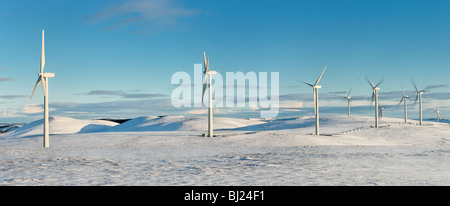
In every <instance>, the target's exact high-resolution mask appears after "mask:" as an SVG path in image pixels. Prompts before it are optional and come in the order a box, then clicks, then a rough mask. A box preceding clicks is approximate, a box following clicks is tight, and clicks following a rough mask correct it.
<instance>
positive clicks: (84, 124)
mask: <svg viewBox="0 0 450 206" xmlns="http://www.w3.org/2000/svg"><path fill="white" fill-rule="evenodd" d="M49 124H50V134H74V133H89V132H96V131H101V130H104V129H107V128H110V127H113V126H116V125H118V123H114V122H111V121H104V120H79V119H73V118H69V117H50V118H49ZM43 128H44V119H40V120H36V121H33V122H31V123H28V124H26V125H24V126H22V127H18V128H16V129H14V130H11V131H9V132H6V133H3V134H2V135H0V138H1V137H4V138H6V137H15V138H20V137H28V136H34V135H42V131H43Z"/></svg>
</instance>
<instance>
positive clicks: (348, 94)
mask: <svg viewBox="0 0 450 206" xmlns="http://www.w3.org/2000/svg"><path fill="white" fill-rule="evenodd" d="M350 93H352V88H350V90H349V91H348V93H347V97H349V96H350Z"/></svg>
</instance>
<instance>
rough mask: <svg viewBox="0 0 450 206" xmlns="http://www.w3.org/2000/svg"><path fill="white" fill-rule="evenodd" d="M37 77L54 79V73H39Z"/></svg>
mask: <svg viewBox="0 0 450 206" xmlns="http://www.w3.org/2000/svg"><path fill="white" fill-rule="evenodd" d="M38 76H41V77H44V78H51V77H55V73H39V74H38Z"/></svg>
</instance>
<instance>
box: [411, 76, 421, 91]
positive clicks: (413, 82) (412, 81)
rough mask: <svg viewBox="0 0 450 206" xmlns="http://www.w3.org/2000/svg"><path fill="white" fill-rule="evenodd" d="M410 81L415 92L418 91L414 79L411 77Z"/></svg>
mask: <svg viewBox="0 0 450 206" xmlns="http://www.w3.org/2000/svg"><path fill="white" fill-rule="evenodd" d="M411 83H412V85H413V86H414V89H416V91H417V92H419V89H418V88H417V85H416V82H415V81H414V79H411Z"/></svg>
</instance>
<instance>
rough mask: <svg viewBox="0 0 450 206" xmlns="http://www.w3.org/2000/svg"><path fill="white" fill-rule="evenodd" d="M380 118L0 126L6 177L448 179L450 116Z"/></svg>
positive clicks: (226, 181) (333, 181)
mask: <svg viewBox="0 0 450 206" xmlns="http://www.w3.org/2000/svg"><path fill="white" fill-rule="evenodd" d="M373 122H374V121H373V117H364V116H352V117H347V116H337V117H322V118H321V119H320V131H321V133H322V134H323V135H320V136H315V135H312V133H313V132H314V118H312V117H302V118H287V119H278V120H272V121H264V120H258V119H238V118H225V117H216V118H215V119H214V123H215V133H216V134H218V135H219V136H218V137H215V138H207V137H202V133H205V132H206V130H207V124H206V123H207V119H206V117H182V116H165V117H158V116H144V117H138V118H134V119H131V120H129V121H127V122H125V123H122V124H117V123H113V122H110V121H103V120H78V119H72V118H67V117H52V118H51V120H50V128H51V136H50V148H43V147H42V120H38V121H35V122H32V123H29V124H27V125H25V126H23V127H20V128H17V129H15V130H13V131H9V132H7V133H3V134H0V185H450V172H449V171H450V124H448V123H435V122H424V125H422V126H420V125H417V124H416V123H417V122H416V121H413V120H411V121H410V123H408V124H405V123H403V120H402V119H396V118H382V119H381V126H380V128H378V129H377V128H373V127H372V126H371V125H373V124H374V123H373Z"/></svg>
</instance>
